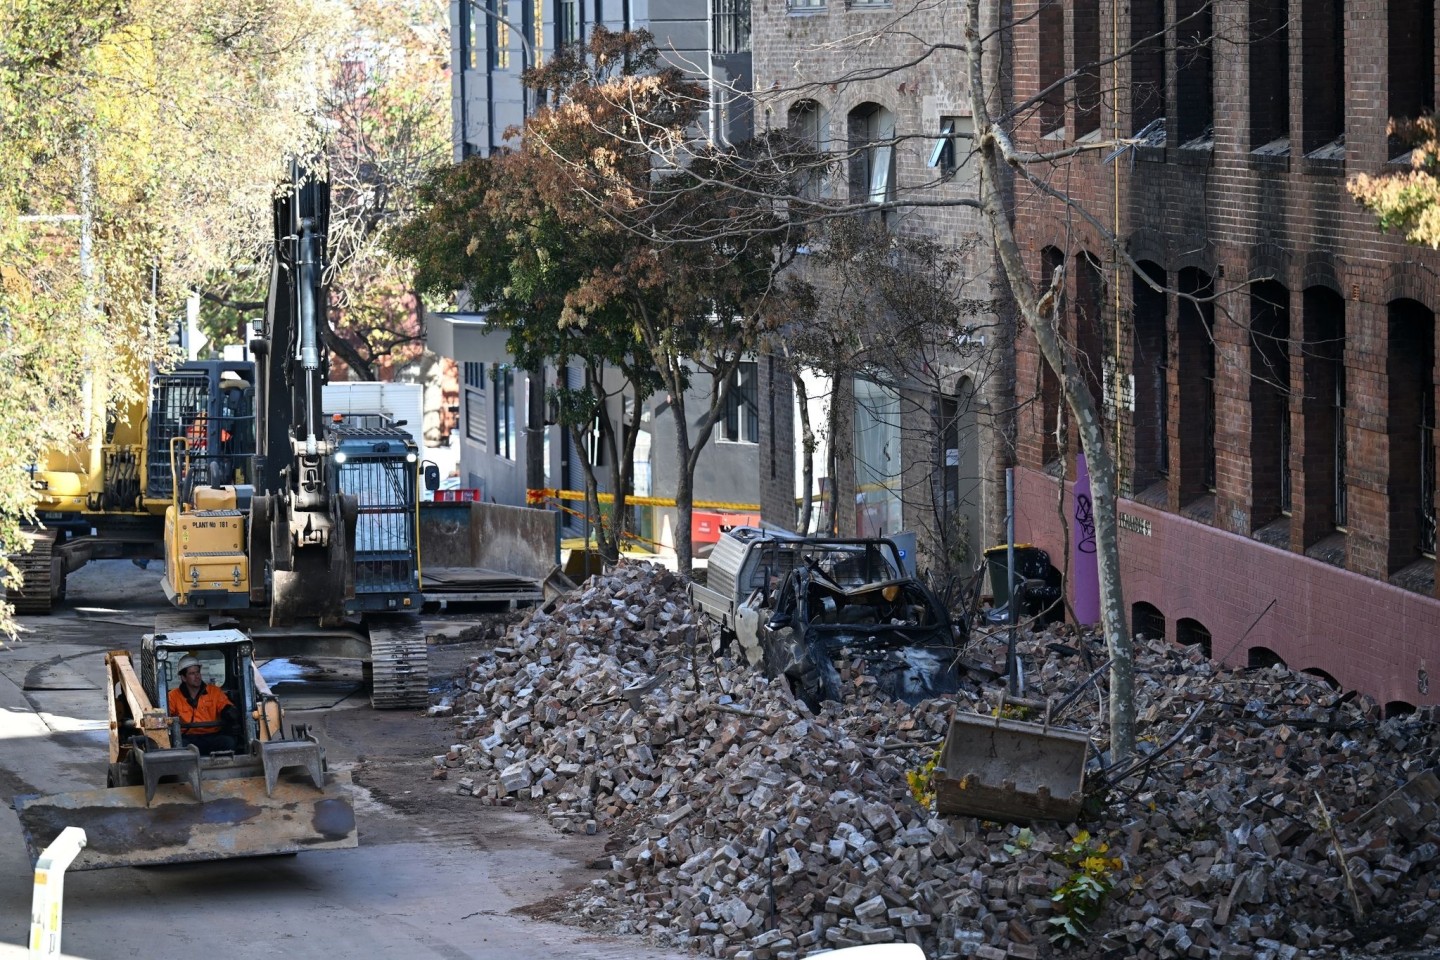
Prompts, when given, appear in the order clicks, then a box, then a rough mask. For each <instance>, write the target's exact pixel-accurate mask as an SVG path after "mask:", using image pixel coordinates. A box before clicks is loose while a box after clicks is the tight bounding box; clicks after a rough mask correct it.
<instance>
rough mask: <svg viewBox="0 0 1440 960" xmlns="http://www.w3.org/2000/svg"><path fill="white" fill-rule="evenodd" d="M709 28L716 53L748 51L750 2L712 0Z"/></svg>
mask: <svg viewBox="0 0 1440 960" xmlns="http://www.w3.org/2000/svg"><path fill="white" fill-rule="evenodd" d="M712 10H713V12H712V14H711V28H712V30H713V34H714V42H715V52H716V53H748V52H749V50H750V0H713V7H712Z"/></svg>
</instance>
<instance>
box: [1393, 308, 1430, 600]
mask: <svg viewBox="0 0 1440 960" xmlns="http://www.w3.org/2000/svg"><path fill="white" fill-rule="evenodd" d="M1389 312H1390V325H1389V333H1390V348H1389V351H1388V354H1387V360H1386V373H1387V374H1388V379H1389V385H1390V392H1389V411H1388V413H1389V416H1388V417H1387V418H1386V425H1387V432H1388V435H1389V437H1388V438H1389V447H1390V469H1389V474H1390V549H1389V572H1390V573H1395V572H1397V571H1399V570H1400V569H1402V568H1404V567H1406V566H1408V565H1409V564H1411V563H1413V562H1415V561H1416V560H1419V559H1420V558H1421V557H1430V558H1433V557H1434V556H1435V314H1434V312H1432V311H1431V310H1430V309H1429V308H1427V307H1426V306H1425V305H1424V304H1421V303H1418V302H1416V301H1414V300H1395V301H1393V302H1392V303H1391V304H1390V311H1389Z"/></svg>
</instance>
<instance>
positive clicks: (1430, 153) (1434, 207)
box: [1347, 114, 1440, 249]
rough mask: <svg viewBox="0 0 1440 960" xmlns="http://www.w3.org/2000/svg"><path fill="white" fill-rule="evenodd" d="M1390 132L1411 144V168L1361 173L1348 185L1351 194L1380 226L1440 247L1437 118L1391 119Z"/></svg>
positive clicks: (1439, 136) (1439, 122)
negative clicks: (1380, 172)
mask: <svg viewBox="0 0 1440 960" xmlns="http://www.w3.org/2000/svg"><path fill="white" fill-rule="evenodd" d="M1390 133H1391V135H1392V136H1396V137H1399V138H1400V139H1401V140H1403V141H1404V142H1406V143H1409V144H1410V145H1411V154H1410V169H1409V170H1405V171H1403V172H1397V173H1390V174H1385V175H1383V176H1378V177H1376V176H1371V175H1370V174H1367V173H1362V174H1360V175H1358V176H1356V177H1354V178H1353V179H1351V181H1350V182H1349V183H1348V184H1347V187H1348V188H1349V190H1350V194H1351V196H1353V197H1354V198H1355V199H1356V200H1357V201H1359V203H1360V204H1361V206H1363V207H1365V208H1366V209H1367V210H1370V211H1371V212H1372V213H1374V214H1375V216H1376V217H1378V218H1379V220H1380V226H1381V227H1382V228H1383V229H1385V230H1401V231H1404V233H1405V239H1406V240H1408V241H1410V242H1411V243H1414V244H1419V245H1421V246H1426V247H1431V248H1434V249H1440V119H1437V117H1436V116H1435V115H1434V114H1432V115H1430V116H1428V117H1421V118H1419V119H1417V120H1401V121H1392V122H1391V125H1390Z"/></svg>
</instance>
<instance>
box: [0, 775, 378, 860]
mask: <svg viewBox="0 0 1440 960" xmlns="http://www.w3.org/2000/svg"><path fill="white" fill-rule="evenodd" d="M265 786H266V785H265V781H264V779H263V778H258V777H245V778H239V779H231V780H206V781H205V786H204V790H205V799H204V800H197V799H196V798H195V791H194V789H193V788H192V786H191V785H190V784H189V783H162V784H159V785H158V786H157V787H156V788H155V797H154V799H153V800H152V801H151V802H150V804H149V806H147V805H146V803H145V788H144V787H140V786H136V787H113V788H110V789H106V790H88V791H80V792H76V793H62V794H54V795H52V796H20V797H16V798H15V800H14V805H15V812H16V813H18V814H19V815H20V826H21V829H22V831H23V832H24V835H25V846H26V848H27V849H28V850H29V852H30V859H31V861H32V863H33V862H34V860H35V859H36V858H37V857H38V856H39V855H40V853H41V852H43V851H44V849H45V847H46V846H48V845H49V844H50V842H51V841H52V840H54V839H55V838H56V837H57V836H59V834H60V831H61V830H63V829H65V828H66V827H81V828H82V829H84V831H85V836H86V838H87V843H86V846H85V848H84V849H83V850H81V851H80V855H79V856H78V857H76V858H75V862H74V863H73V864H72V865H71V867H70V869H71V870H101V869H105V868H108V867H133V866H148V865H154V864H162V863H188V862H191V861H199V860H227V859H230V858H232V857H253V856H264V855H268V854H277V853H298V852H299V851H301V850H334V849H341V848H345V847H354V846H357V845H358V839H357V836H356V831H355V810H354V808H353V807H352V806H351V804H350V798H349V787H350V774H349V773H346V772H340V773H336V772H334V771H331V772H329V773H328V774H327V775H326V777H325V789H324V790H323V791H321V790H317V789H315V786H314V785H313V784H312V783H311V782H310V780H309V778H308V777H303V776H302V777H295V778H293V779H289V778H287V779H284V780H282V781H281V782H279V783H276V784H275V787H274V790H273V793H272V794H271V795H270V796H267V795H266V791H265Z"/></svg>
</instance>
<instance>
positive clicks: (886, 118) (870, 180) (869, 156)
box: [846, 102, 895, 220]
mask: <svg viewBox="0 0 1440 960" xmlns="http://www.w3.org/2000/svg"><path fill="white" fill-rule="evenodd" d="M846 127H847V129H848V131H849V137H850V202H851V203H857V204H859V203H868V204H873V205H875V206H879V205H881V204H886V203H890V202H892V201H893V200H894V199H895V115H894V114H893V113H891V112H890V111H889V110H888V109H886V108H885V107H883V106H881V105H880V104H878V103H870V102H867V103H862V104H860V105H859V106H858V107H856V108H855V109H853V110H851V111H850V114H849V116H848V117H847V118H846ZM888 219H889V218H887V220H888Z"/></svg>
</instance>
